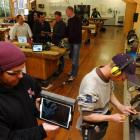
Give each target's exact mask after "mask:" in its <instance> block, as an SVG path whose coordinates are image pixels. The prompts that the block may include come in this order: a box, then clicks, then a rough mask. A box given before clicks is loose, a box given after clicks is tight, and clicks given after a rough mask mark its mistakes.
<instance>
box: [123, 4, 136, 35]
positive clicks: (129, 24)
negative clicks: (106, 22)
mask: <svg viewBox="0 0 140 140" xmlns="http://www.w3.org/2000/svg"><path fill="white" fill-rule="evenodd" d="M136 7H137V4H136V3H126V11H125V23H124V34H125V35H127V33H128V31H129V30H131V29H133V26H134V23H133V15H134V13H135V12H136Z"/></svg>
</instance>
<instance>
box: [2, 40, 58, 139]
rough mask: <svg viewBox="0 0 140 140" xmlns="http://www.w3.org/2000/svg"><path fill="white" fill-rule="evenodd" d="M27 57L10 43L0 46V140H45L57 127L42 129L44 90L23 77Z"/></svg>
mask: <svg viewBox="0 0 140 140" xmlns="http://www.w3.org/2000/svg"><path fill="white" fill-rule="evenodd" d="M25 61H26V58H25V55H24V54H23V53H22V52H21V51H20V49H19V48H17V47H15V46H14V45H13V44H11V43H8V42H2V41H1V42H0V139H1V140H21V139H22V140H42V139H44V138H45V137H46V135H47V134H46V133H47V132H48V131H52V130H56V129H58V127H57V126H54V125H50V124H47V123H43V124H41V125H39V126H38V124H37V120H36V117H37V115H38V113H39V112H38V111H39V101H40V92H41V88H40V86H39V85H38V84H37V82H36V81H35V80H34V79H32V78H31V77H30V76H29V75H27V74H23V72H22V70H23V68H24V66H25Z"/></svg>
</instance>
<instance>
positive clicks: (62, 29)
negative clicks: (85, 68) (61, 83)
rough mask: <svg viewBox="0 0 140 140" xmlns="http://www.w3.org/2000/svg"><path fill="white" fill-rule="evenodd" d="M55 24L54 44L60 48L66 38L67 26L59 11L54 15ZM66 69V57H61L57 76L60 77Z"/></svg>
mask: <svg viewBox="0 0 140 140" xmlns="http://www.w3.org/2000/svg"><path fill="white" fill-rule="evenodd" d="M54 15H55V23H54V26H53V35H52V43H53V44H55V45H56V46H58V45H59V44H60V42H61V41H62V39H63V38H65V37H66V24H65V22H64V21H63V19H62V14H61V12H59V11H56V12H55V13H54ZM63 69H64V57H63V56H61V57H60V63H59V66H58V71H57V72H56V75H59V74H60V73H61V72H62V71H63Z"/></svg>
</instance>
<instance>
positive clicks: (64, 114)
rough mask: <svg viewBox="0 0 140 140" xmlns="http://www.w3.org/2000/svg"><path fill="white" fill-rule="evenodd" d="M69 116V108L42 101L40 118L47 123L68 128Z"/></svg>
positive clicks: (56, 103)
mask: <svg viewBox="0 0 140 140" xmlns="http://www.w3.org/2000/svg"><path fill="white" fill-rule="evenodd" d="M70 114H71V108H70V107H69V106H67V105H64V104H61V103H58V102H55V101H51V100H49V99H42V112H41V118H43V119H45V120H47V121H48V122H51V123H54V124H57V125H59V126H62V127H65V128H68V126H69V122H70V120H69V116H70Z"/></svg>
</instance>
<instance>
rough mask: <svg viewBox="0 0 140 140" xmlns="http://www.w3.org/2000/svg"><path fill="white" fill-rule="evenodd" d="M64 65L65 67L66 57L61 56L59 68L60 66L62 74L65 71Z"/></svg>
mask: <svg viewBox="0 0 140 140" xmlns="http://www.w3.org/2000/svg"><path fill="white" fill-rule="evenodd" d="M64 65H65V60H64V56H61V57H60V58H59V66H58V71H59V72H62V71H63V70H64Z"/></svg>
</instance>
